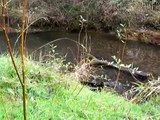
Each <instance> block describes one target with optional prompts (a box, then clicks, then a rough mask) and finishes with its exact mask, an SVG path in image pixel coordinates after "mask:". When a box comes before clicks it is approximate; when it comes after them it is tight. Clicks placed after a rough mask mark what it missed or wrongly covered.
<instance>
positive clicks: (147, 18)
mask: <svg viewBox="0 0 160 120" xmlns="http://www.w3.org/2000/svg"><path fill="white" fill-rule="evenodd" d="M7 5H8V15H9V16H10V17H9V19H10V24H11V25H12V26H14V27H16V28H18V23H19V22H20V18H21V14H22V12H21V10H22V2H19V1H18V0H14V1H11V2H10V3H8V4H7ZM80 15H82V16H83V17H84V19H86V20H87V21H88V29H95V30H105V31H109V30H115V29H116V28H117V27H118V26H119V24H126V25H127V27H129V28H138V29H140V28H143V29H144V28H145V29H146V28H147V29H154V30H160V26H159V24H160V2H159V1H158V0H130V1H128V0H30V1H29V3H28V22H29V23H34V24H33V25H32V27H34V28H36V27H37V28H39V27H41V28H44V27H45V28H46V29H47V30H48V29H55V28H56V27H61V28H62V27H63V28H64V29H65V30H69V31H78V30H79V16H80ZM19 24H20V23H19Z"/></svg>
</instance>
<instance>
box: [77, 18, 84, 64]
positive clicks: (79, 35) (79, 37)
mask: <svg viewBox="0 0 160 120" xmlns="http://www.w3.org/2000/svg"><path fill="white" fill-rule="evenodd" d="M82 30H83V21H82V22H81V29H80V31H79V34H78V43H79V44H81V33H82ZM77 52H78V53H77V63H78V62H79V60H80V59H79V57H80V48H79V45H78V51H77Z"/></svg>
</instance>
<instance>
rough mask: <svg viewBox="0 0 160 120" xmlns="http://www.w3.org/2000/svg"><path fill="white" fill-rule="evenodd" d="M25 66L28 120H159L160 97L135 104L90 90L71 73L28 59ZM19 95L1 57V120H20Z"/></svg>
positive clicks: (7, 61)
mask: <svg viewBox="0 0 160 120" xmlns="http://www.w3.org/2000/svg"><path fill="white" fill-rule="evenodd" d="M16 61H17V63H18V64H19V65H20V62H19V61H18V59H16ZM26 66H27V68H26V74H27V87H28V89H27V92H28V96H27V103H28V105H27V111H28V113H27V114H28V120H124V119H126V120H127V119H130V120H150V119H154V120H156V119H157V120H159V119H160V112H159V111H160V104H159V102H160V97H157V98H155V99H153V100H150V101H148V102H146V103H143V104H134V103H131V102H129V101H126V100H125V99H124V98H122V97H120V96H118V95H116V94H114V93H112V92H106V91H102V92H92V91H90V90H89V89H88V88H87V87H85V86H84V87H83V86H82V85H80V84H79V83H78V82H76V78H75V77H74V75H73V73H68V74H62V73H58V72H57V71H56V70H54V69H53V68H50V67H46V65H45V64H40V63H36V62H33V61H29V60H26ZM82 87H83V89H82ZM21 98H22V94H21V87H20V83H19V81H18V79H17V77H16V74H15V72H14V69H13V68H12V65H11V64H10V59H8V57H7V56H0V106H1V107H0V120H5V119H9V120H22V118H23V117H22V112H23V110H22V100H21Z"/></svg>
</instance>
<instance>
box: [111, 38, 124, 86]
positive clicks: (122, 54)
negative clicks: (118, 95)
mask: <svg viewBox="0 0 160 120" xmlns="http://www.w3.org/2000/svg"><path fill="white" fill-rule="evenodd" d="M125 48H126V41H124V45H123V50H122V56H121V60H123V56H124V52H125ZM120 70H121V66H120V67H119V69H118V74H117V78H116V84H115V86H114V89H115V88H116V86H117V84H118V80H119V76H120Z"/></svg>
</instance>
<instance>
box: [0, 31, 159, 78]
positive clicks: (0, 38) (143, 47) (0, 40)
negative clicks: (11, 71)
mask: <svg viewBox="0 0 160 120" xmlns="http://www.w3.org/2000/svg"><path fill="white" fill-rule="evenodd" d="M87 36H88V39H87V43H88V44H89V45H88V46H89V48H90V53H91V54H92V55H94V56H96V57H97V58H100V59H107V60H109V61H112V60H113V59H112V57H111V56H114V55H115V56H119V55H120V54H121V52H122V49H123V46H124V44H123V43H122V42H121V41H120V40H118V39H117V38H116V37H115V36H114V35H113V34H108V33H101V32H89V33H88V34H87ZM9 37H10V39H11V44H12V46H14V43H15V41H16V39H17V37H18V34H15V33H14V34H10V35H9ZM64 37H65V38H66V37H67V38H70V39H73V40H74V41H77V40H78V34H77V33H67V32H53V31H50V32H37V33H29V34H28V35H27V41H26V48H27V51H28V53H29V54H30V53H32V52H33V51H34V50H36V49H38V48H39V47H41V46H42V45H45V44H46V43H48V42H51V41H54V42H53V43H52V44H53V46H57V47H56V48H55V50H56V52H57V53H59V54H60V55H62V56H64V55H65V56H66V60H67V61H70V62H75V58H76V57H77V43H76V42H73V41H72V40H67V39H63V38H64ZM58 38H62V39H61V40H56V39H58ZM84 38H85V35H84V34H82V35H81V41H83V40H84ZM18 44H19V42H18ZM18 46H19V45H17V46H16V49H17V48H19V47H18ZM44 49H45V51H47V52H49V46H46V47H44ZM6 52H7V47H6V43H5V37H4V34H3V33H0V53H1V54H3V53H6ZM37 54H38V53H37ZM46 54H47V53H46ZM122 62H123V63H124V64H131V63H133V64H134V65H135V67H139V69H140V70H142V71H144V72H150V73H152V74H153V75H156V76H158V75H160V47H159V46H154V45H151V44H145V43H141V42H133V41H127V44H126V48H125V51H124V56H123V59H122Z"/></svg>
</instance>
